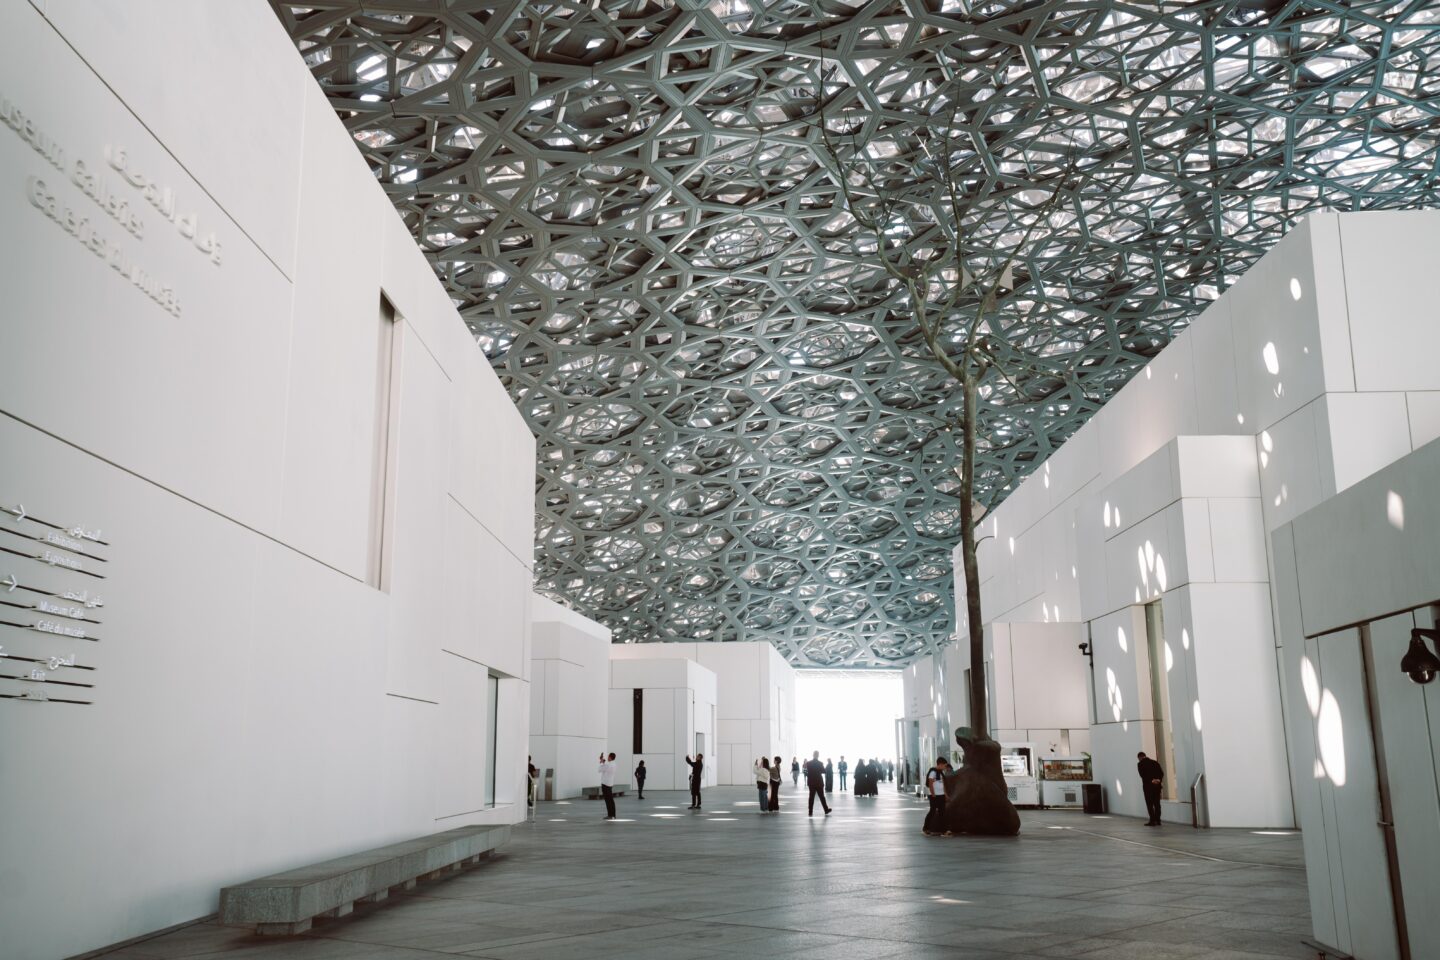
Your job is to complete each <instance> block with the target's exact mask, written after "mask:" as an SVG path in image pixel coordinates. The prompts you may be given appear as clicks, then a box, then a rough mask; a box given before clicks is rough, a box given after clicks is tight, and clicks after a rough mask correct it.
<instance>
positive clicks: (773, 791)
mask: <svg viewBox="0 0 1440 960" xmlns="http://www.w3.org/2000/svg"><path fill="white" fill-rule="evenodd" d="M770 812H771V813H779V812H780V758H779V757H776V758H775V762H774V763H773V764H771V766H770Z"/></svg>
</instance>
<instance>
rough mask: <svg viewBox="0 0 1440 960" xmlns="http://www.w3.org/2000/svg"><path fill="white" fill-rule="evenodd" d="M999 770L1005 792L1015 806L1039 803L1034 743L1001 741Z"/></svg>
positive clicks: (1029, 805) (1031, 805) (1037, 804)
mask: <svg viewBox="0 0 1440 960" xmlns="http://www.w3.org/2000/svg"><path fill="white" fill-rule="evenodd" d="M1000 772H1001V773H1002V774H1003V775H1004V776H1005V788H1006V793H1007V794H1009V797H1010V802H1011V803H1013V804H1015V806H1017V807H1038V806H1039V805H1040V783H1039V780H1038V778H1037V777H1036V773H1037V771H1036V769H1035V744H1033V743H1001V744H1000Z"/></svg>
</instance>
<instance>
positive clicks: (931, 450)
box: [274, 0, 1440, 666]
mask: <svg viewBox="0 0 1440 960" xmlns="http://www.w3.org/2000/svg"><path fill="white" fill-rule="evenodd" d="M274 6H275V9H276V12H277V14H278V16H279V17H280V19H281V21H282V23H283V24H284V26H285V28H286V29H287V30H288V31H289V32H290V34H291V36H292V38H293V39H294V41H295V43H296V45H297V47H298V48H299V49H300V51H301V53H302V54H303V55H304V57H305V59H306V62H307V63H308V64H309V66H310V67H311V69H312V71H313V73H314V76H315V77H316V79H317V80H318V81H319V82H320V83H321V85H322V86H323V87H324V89H325V91H326V94H327V95H328V96H329V98H330V101H331V103H332V104H333V105H334V107H335V109H336V111H337V112H338V113H339V115H340V117H341V118H342V120H343V121H344V123H345V124H346V126H347V127H348V128H349V130H350V131H351V132H352V134H353V135H354V137H355V140H356V142H357V145H358V146H359V148H360V149H361V151H362V152H363V154H364V156H365V158H366V160H367V161H368V162H369V163H370V165H371V167H372V169H373V170H374V172H375V175H376V177H377V178H378V179H379V180H380V182H381V183H382V184H383V185H384V187H385V189H386V190H387V191H388V192H389V194H390V196H391V198H392V199H393V200H394V203H395V205H396V207H397V208H398V209H399V211H400V213H401V214H402V215H403V216H404V218H405V221H406V223H407V224H408V225H409V226H410V228H411V230H412V231H413V233H414V235H415V238H416V241H417V242H418V243H419V245H420V246H421V248H422V249H423V250H424V252H425V253H426V255H427V256H428V257H429V259H430V261H431V262H432V264H433V265H434V267H435V270H436V272H437V273H438V275H439V276H440V278H441V279H442V280H443V282H444V283H445V284H446V286H447V287H448V289H449V291H450V293H451V296H452V297H453V298H454V300H455V302H456V303H457V304H458V306H459V308H460V310H461V313H462V314H463V316H464V317H465V319H466V322H467V323H468V324H469V325H470V327H471V329H472V330H473V332H474V334H475V338H476V340H477V342H478V344H479V347H480V348H481V349H483V350H484V351H485V353H486V355H487V356H488V357H489V358H490V360H491V362H492V363H493V364H494V367H495V369H496V371H497V373H499V375H500V376H501V378H502V379H503V381H504V383H505V385H506V387H507V388H508V390H509V391H510V394H511V396H512V397H513V399H514V401H515V403H516V405H517V406H518V407H519V409H520V410H521V411H522V413H523V414H524V416H525V418H526V419H527V421H528V422H529V424H530V426H531V428H532V429H533V430H534V431H535V433H536V435H537V436H538V438H539V442H540V448H539V458H540V460H539V475H538V480H537V498H536V508H537V511H538V529H537V563H538V569H537V578H536V579H537V583H536V586H537V589H539V590H541V591H542V592H545V593H548V594H550V595H552V596H555V597H557V598H559V599H562V600H563V601H564V602H566V603H568V604H569V605H571V606H573V607H575V608H576V609H578V610H580V611H581V612H583V613H586V614H588V615H590V616H594V617H596V618H597V619H600V620H603V621H604V622H605V623H607V624H608V625H609V626H610V627H611V628H612V629H613V630H614V631H615V636H616V639H617V640H634V641H647V640H663V639H671V638H674V639H686V640H694V639H699V640H725V639H737V638H743V639H770V640H771V641H773V642H774V643H775V644H776V646H777V647H778V648H779V649H780V651H781V652H782V653H783V654H784V655H786V656H787V657H789V658H790V659H791V660H792V661H793V662H795V663H796V664H797V665H825V666H863V665H873V664H895V663H902V662H904V661H906V660H908V659H910V658H912V657H913V656H915V655H917V654H920V653H924V652H927V651H929V650H932V649H934V648H935V646H936V645H937V644H938V643H940V642H943V641H944V639H945V638H946V637H947V635H948V634H949V633H950V631H951V612H950V611H951V609H952V587H951V577H950V551H951V549H952V548H953V546H954V544H955V543H956V541H957V538H958V510H957V503H956V500H955V489H956V481H955V474H954V472H953V467H954V464H955V463H957V462H958V457H957V451H956V447H955V444H954V442H953V440H952V435H951V434H950V433H948V432H947V431H946V430H945V429H944V427H945V424H947V423H948V422H950V421H951V420H952V418H953V415H954V408H955V403H956V400H957V398H956V396H955V393H954V387H955V385H954V383H953V382H952V381H950V380H949V379H948V378H947V377H946V376H945V375H944V373H943V372H942V371H941V370H940V369H939V367H938V365H937V364H936V363H935V362H934V361H933V360H932V359H931V358H929V357H928V356H927V354H926V352H925V348H924V344H923V342H922V341H921V340H920V338H919V337H918V335H917V333H916V331H915V329H914V325H913V321H911V320H909V319H907V314H906V310H905V305H904V304H903V303H902V302H900V299H899V296H898V294H897V292H896V291H895V289H894V286H893V284H892V283H891V282H890V281H889V280H888V279H887V278H886V277H885V275H884V274H883V272H882V271H880V270H879V269H877V267H876V266H875V261H874V248H873V245H872V246H869V247H867V245H866V244H867V239H869V238H868V237H867V235H866V233H865V231H863V230H860V229H858V228H857V227H856V226H855V224H854V222H853V221H852V220H851V219H850V217H849V215H848V214H847V213H846V211H845V208H844V204H843V202H842V199H841V197H840V196H839V194H838V191H837V189H836V187H835V180H834V177H833V175H832V170H831V164H830V162H829V161H828V160H827V156H828V155H827V153H826V151H825V149H824V148H823V146H822V145H821V138H820V136H819V129H818V126H817V124H818V123H819V122H820V118H821V117H822V116H823V118H824V121H825V122H826V123H827V124H831V123H833V124H834V126H833V127H831V130H832V133H833V134H835V135H836V136H843V134H842V133H840V131H846V130H854V129H855V128H856V127H857V126H858V127H862V128H863V132H864V136H863V138H861V140H862V141H863V143H864V144H866V149H867V150H869V151H870V152H871V156H893V158H894V160H895V162H896V163H897V164H911V165H914V167H915V168H916V169H919V165H920V164H921V163H922V159H921V157H922V152H921V151H920V150H919V149H918V146H917V145H918V137H920V136H921V135H922V134H921V133H920V132H919V131H920V129H921V128H922V127H924V126H925V125H926V124H930V123H933V122H934V118H935V117H938V116H948V115H952V114H953V116H954V117H955V122H956V124H957V127H958V129H957V132H958V134H959V135H960V137H961V139H962V141H963V142H964V143H965V144H966V145H967V146H966V153H965V154H964V155H962V156H960V157H958V158H957V159H958V160H959V162H960V163H962V164H964V165H965V170H966V175H967V177H972V178H973V182H974V184H975V185H976V186H977V187H978V186H981V185H988V186H990V187H992V188H994V191H995V202H994V204H993V205H992V206H991V207H990V209H989V210H988V211H987V213H986V214H985V215H984V216H983V217H982V218H980V219H979V221H978V222H977V224H975V225H974V226H975V229H974V230H973V231H972V233H973V235H974V236H976V237H978V238H979V240H980V241H982V242H987V243H994V244H999V245H1003V244H1004V243H1006V242H1007V241H1009V242H1013V240H1014V238H1016V237H1017V236H1019V235H1020V234H1022V233H1023V232H1024V230H1025V229H1026V227H1027V226H1028V225H1029V224H1030V222H1031V221H1032V220H1033V218H1034V217H1035V216H1036V215H1037V213H1036V211H1037V209H1039V208H1040V207H1041V206H1042V205H1043V204H1042V203H1040V202H1037V201H1040V200H1043V198H1044V197H1045V196H1048V195H1049V193H1050V192H1051V191H1052V190H1053V184H1052V182H1051V181H1052V179H1053V177H1054V175H1055V171H1056V170H1057V169H1058V168H1059V166H1060V165H1061V162H1062V160H1063V161H1064V162H1067V163H1077V164H1078V165H1079V168H1080V169H1083V170H1084V171H1085V177H1084V185H1083V187H1082V188H1081V189H1079V190H1077V191H1076V192H1075V193H1074V195H1073V196H1067V197H1066V198H1065V201H1064V203H1062V204H1061V205H1060V206H1059V207H1057V208H1055V209H1053V210H1048V211H1046V213H1045V215H1046V216H1047V217H1048V222H1047V223H1046V224H1045V225H1044V227H1043V228H1042V229H1041V230H1039V231H1038V232H1037V234H1036V237H1037V239H1038V242H1037V243H1036V244H1035V246H1034V249H1033V250H1031V251H1029V252H1027V254H1026V256H1025V257H1024V258H1023V259H1022V260H1021V261H1020V262H1019V263H1017V265H1016V269H1015V276H1016V279H1015V284H1014V286H1015V291H1014V293H1013V295H1012V296H1011V297H1010V298H1009V300H1008V301H1007V304H1006V310H1007V311H1008V316H1009V317H1010V320H1009V321H1007V324H1008V325H1007V326H1006V327H1005V330H1004V334H1003V335H1004V336H1005V337H1008V338H1010V340H1011V341H1012V342H1013V343H1015V344H1016V345H1017V346H1020V347H1023V348H1024V349H1026V350H1027V351H1028V352H1031V353H1038V354H1040V355H1042V356H1044V357H1045V362H1046V363H1047V364H1051V365H1052V366H1053V370H1052V371H1051V372H1052V373H1053V376H1049V377H1046V376H1036V377H1031V378H1029V382H1027V383H1024V384H1021V386H1022V387H1023V388H1024V396H1020V395H1017V394H1016V393H1015V392H1014V391H1010V390H1007V389H1006V388H1005V385H1004V384H999V383H991V384H988V385H987V386H985V387H983V388H982V393H983V394H984V396H985V398H986V404H987V405H986V408H985V409H983V410H982V411H981V413H980V426H981V434H982V438H983V439H982V442H981V444H980V445H979V448H978V450H977V456H978V464H977V469H976V482H977V491H978V493H977V496H978V498H979V499H980V500H981V501H982V502H984V503H987V504H994V503H996V502H998V501H1000V500H1002V499H1003V498H1004V496H1005V493H1006V492H1007V491H1008V490H1009V489H1010V488H1011V486H1012V485H1013V484H1014V483H1015V482H1016V480H1017V479H1018V478H1020V477H1023V476H1024V475H1025V474H1026V473H1027V471H1028V470H1029V469H1030V468H1031V466H1033V465H1034V464H1035V463H1037V462H1038V461H1039V460H1040V459H1043V458H1044V457H1045V456H1046V455H1048V454H1049V453H1050V452H1051V451H1052V450H1053V449H1055V447H1056V446H1058V445H1059V444H1060V443H1061V442H1063V441H1064V440H1065V439H1066V438H1067V437H1068V436H1069V435H1070V434H1071V433H1073V432H1074V430H1075V429H1076V428H1077V427H1079V426H1080V425H1081V424H1082V423H1083V422H1084V421H1085V419H1086V418H1087V417H1088V416H1090V415H1091V414H1092V413H1093V412H1094V411H1095V410H1096V409H1097V408H1098V406H1099V405H1100V404H1101V403H1103V402H1104V400H1106V399H1107V398H1108V397H1109V396H1111V395H1112V394H1113V393H1114V392H1115V390H1117V389H1118V388H1119V387H1120V386H1122V385H1123V384H1124V382H1125V381H1126V380H1127V379H1128V378H1129V377H1130V376H1131V375H1132V374H1133V373H1134V372H1135V371H1136V370H1137V369H1138V368H1139V366H1140V365H1141V364H1143V363H1144V362H1145V361H1146V359H1148V358H1149V357H1151V356H1153V355H1154V354H1155V353H1156V352H1157V351H1158V350H1159V349H1160V348H1161V347H1163V346H1164V345H1165V344H1166V343H1168V342H1169V341H1170V339H1171V338H1172V337H1173V336H1174V335H1175V334H1176V333H1178V332H1179V331H1180V330H1181V329H1183V327H1184V325H1185V324H1186V323H1187V322H1188V321H1189V320H1190V319H1191V318H1193V317H1194V316H1195V315H1196V314H1197V313H1198V312H1199V311H1200V310H1201V309H1203V308H1204V307H1205V305H1206V304H1207V303H1209V302H1210V301H1211V300H1213V299H1214V297H1215V296H1216V295H1217V294H1218V292H1219V291H1220V290H1223V289H1224V288H1225V286H1226V284H1227V283H1228V282H1230V281H1233V279H1234V278H1235V277H1237V276H1238V275H1239V274H1241V273H1243V272H1244V271H1245V270H1246V269H1247V267H1248V266H1249V265H1250V264H1252V263H1253V262H1254V261H1255V260H1256V259H1257V258H1258V257H1259V256H1260V255H1261V254H1263V253H1264V252H1265V251H1266V250H1267V249H1269V247H1270V246H1271V245H1272V244H1273V243H1274V242H1275V241H1276V240H1277V239H1279V238H1280V237H1281V236H1282V235H1283V234H1284V232H1285V231H1286V229H1288V227H1289V226H1290V225H1291V224H1293V223H1294V222H1295V220H1296V219H1297V218H1298V217H1300V216H1301V215H1303V214H1305V213H1306V212H1309V211H1313V210H1317V209H1321V208H1335V209H1364V208H1371V207H1413V206H1422V205H1433V204H1434V202H1435V199H1436V181H1435V177H1436V170H1437V152H1436V137H1437V131H1440V123H1437V113H1440V26H1437V24H1440V9H1437V6H1436V4H1434V3H1433V2H1431V3H1427V2H1419V0H1415V2H1405V3H1380V2H1369V3H1366V2H1329V3H1314V2H1306V3H1298V2H1264V0H1247V2H1233V0H1227V2H1191V3H1149V2H1147V3H1114V2H1101V0H1086V2H1029V3H1015V2H1005V3H985V2H974V0H972V2H964V0H945V2H938V0H907V2H893V0H892V2H874V3H864V2H854V0H776V2H759V0H748V2H747V0H714V2H706V0H679V2H677V3H671V2H665V3H659V2H654V0H623V2H616V0H584V2H580V0H556V2H549V3H520V2H491V3H481V2H470V0H452V2H447V3H438V2H421V0H410V2H385V0H381V2H366V3H364V4H363V5H362V4H360V3H328V2H312V3H305V4H303V5H301V4H291V3H281V2H278V0H277V2H275V4H274ZM822 95H823V97H824V111H823V114H822V113H821V112H820V111H818V110H817V97H819V96H822ZM916 226H917V229H923V228H924V225H923V224H919V225H916ZM932 226H933V224H932Z"/></svg>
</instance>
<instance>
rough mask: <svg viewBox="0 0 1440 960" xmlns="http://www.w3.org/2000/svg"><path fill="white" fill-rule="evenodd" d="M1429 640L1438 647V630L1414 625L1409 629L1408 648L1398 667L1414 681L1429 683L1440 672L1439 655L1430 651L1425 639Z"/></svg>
mask: <svg viewBox="0 0 1440 960" xmlns="http://www.w3.org/2000/svg"><path fill="white" fill-rule="evenodd" d="M1426 640H1430V641H1432V642H1433V643H1435V645H1436V646H1437V647H1440V630H1427V629H1425V628H1424V627H1415V628H1414V629H1413V630H1411V631H1410V649H1409V650H1407V651H1406V652H1405V656H1403V657H1401V658H1400V669H1401V670H1402V671H1404V672H1405V673H1406V674H1408V675H1409V677H1410V679H1411V680H1413V681H1415V682H1416V683H1429V682H1430V681H1432V680H1434V679H1435V675H1436V674H1437V673H1440V657H1437V656H1435V654H1433V653H1431V652H1430V648H1429V647H1427V646H1425V641H1426Z"/></svg>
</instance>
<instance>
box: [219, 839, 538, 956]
mask: <svg viewBox="0 0 1440 960" xmlns="http://www.w3.org/2000/svg"><path fill="white" fill-rule="evenodd" d="M509 839H510V828H509V827H508V826H472V827H456V828H455V829H454V830H447V831H445V832H444V833H436V834H432V835H430V836H428V837H418V838H416V839H414V840H406V841H404V842H402V843H392V844H390V845H389V846H384V847H378V848H376V849H374V850H367V851H365V852H364V853H355V854H351V855H350V856H348V857H338V858H336V859H334V860H326V861H325V862H324V863H315V864H311V865H310V866H308V867H300V868H298V869H296V870H287V871H285V872H284V873H277V874H274V875H273V876H269V877H261V878H260V879H259V880H251V881H249V882H248V883H240V884H236V885H235V886H233V887H226V888H225V889H223V890H221V891H220V922H221V923H224V924H235V925H240V926H249V925H251V924H254V926H255V932H256V933H260V934H276V935H291V934H297V933H304V932H305V931H306V930H309V929H310V923H311V921H312V920H313V919H314V918H315V917H343V916H345V915H346V914H348V913H350V912H351V911H352V910H354V909H355V904H356V903H375V902H377V901H380V900H384V899H385V898H386V897H388V896H389V895H390V892H391V891H392V890H402V891H403V890H411V889H414V887H415V884H416V882H417V881H419V880H433V879H436V878H438V877H441V876H443V875H444V874H446V873H448V872H452V871H459V870H461V869H464V868H465V867H469V866H473V865H474V864H476V863H479V862H480V861H481V860H483V859H484V858H486V857H488V856H489V855H490V853H491V851H493V850H495V849H496V848H497V847H499V846H501V845H502V844H504V843H506V842H507V841H508V840H509Z"/></svg>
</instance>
